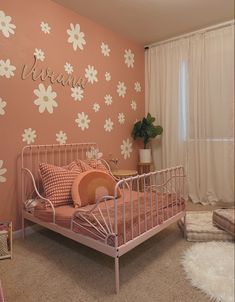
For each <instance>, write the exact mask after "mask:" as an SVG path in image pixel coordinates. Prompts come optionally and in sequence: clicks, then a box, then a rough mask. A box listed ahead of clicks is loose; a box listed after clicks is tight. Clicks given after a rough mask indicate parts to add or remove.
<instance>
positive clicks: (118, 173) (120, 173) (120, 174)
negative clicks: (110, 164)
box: [112, 169, 138, 179]
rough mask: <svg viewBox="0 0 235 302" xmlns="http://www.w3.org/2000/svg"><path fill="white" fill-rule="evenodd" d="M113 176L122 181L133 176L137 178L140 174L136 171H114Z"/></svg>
mask: <svg viewBox="0 0 235 302" xmlns="http://www.w3.org/2000/svg"><path fill="white" fill-rule="evenodd" d="M112 174H113V176H114V177H116V178H117V179H122V178H127V177H131V176H135V175H137V174H138V172H137V171H136V170H123V169H117V170H113V171H112Z"/></svg>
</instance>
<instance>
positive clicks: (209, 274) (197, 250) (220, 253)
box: [182, 241, 235, 302]
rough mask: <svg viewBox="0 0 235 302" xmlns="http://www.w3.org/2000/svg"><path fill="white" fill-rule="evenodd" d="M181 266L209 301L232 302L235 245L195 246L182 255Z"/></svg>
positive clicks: (228, 243) (218, 243) (207, 244)
mask: <svg viewBox="0 0 235 302" xmlns="http://www.w3.org/2000/svg"><path fill="white" fill-rule="evenodd" d="M182 264H183V267H184V270H185V272H186V278H187V279H189V280H190V282H191V284H192V285H193V286H195V287H197V288H199V289H200V290H202V291H203V292H204V293H205V294H207V295H208V296H209V297H210V299H211V300H213V301H216V302H217V301H221V302H234V301H235V297H234V243H232V242H215V241H212V242H203V243H196V244H194V245H193V246H192V247H191V248H189V249H188V250H187V251H186V252H185V254H184V256H183V260H182Z"/></svg>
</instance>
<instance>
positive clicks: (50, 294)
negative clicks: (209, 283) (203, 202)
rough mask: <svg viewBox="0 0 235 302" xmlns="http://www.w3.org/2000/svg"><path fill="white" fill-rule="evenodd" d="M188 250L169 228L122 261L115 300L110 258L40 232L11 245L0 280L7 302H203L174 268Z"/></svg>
mask: <svg viewBox="0 0 235 302" xmlns="http://www.w3.org/2000/svg"><path fill="white" fill-rule="evenodd" d="M188 209H190V210H192V209H195V210H207V209H208V207H202V206H199V205H196V206H194V205H189V207H188ZM191 245H192V243H190V242H187V241H185V240H184V239H183V238H182V235H181V233H180V231H179V230H178V227H177V225H176V224H174V225H172V226H170V227H169V228H167V229H166V230H164V231H162V232H161V233H159V234H158V235H156V236H155V237H153V238H151V239H150V240H148V241H146V242H145V243H143V244H142V245H140V246H139V247H137V248H135V249H134V250H133V251H131V252H129V253H128V254H126V255H124V256H122V257H121V259H120V262H121V269H120V283H121V288H120V293H119V295H115V294H114V260H113V259H112V258H110V257H108V256H105V255H103V254H101V253H98V252H96V251H94V250H91V249H89V248H87V247H84V246H82V245H80V244H78V243H76V242H73V241H72V240H69V239H67V238H64V237H62V236H60V235H58V234H56V233H53V232H50V231H48V230H42V231H40V232H37V233H35V234H32V235H29V236H27V237H26V239H25V240H24V241H23V240H15V241H14V246H13V247H14V250H13V259H12V260H3V261H0V280H1V281H2V285H3V290H4V294H5V298H6V300H7V302H52V301H53V302H73V301H74V302H75V301H76V302H92V301H100V302H101V301H102V302H106V301H115V302H122V301H123V302H124V301H125V302H132V301H135V302H142V301H147V302H158V301H159V302H173V301H177V302H189V301H190V302H199V301H200V302H204V301H205V302H207V301H209V299H208V298H207V297H205V296H204V295H203V294H202V293H200V292H199V291H198V290H197V289H195V288H193V287H192V286H191V285H190V282H189V281H187V280H186V279H185V278H184V273H183V269H182V267H181V265H180V257H181V256H182V255H183V252H184V251H185V250H186V249H187V248H188V247H189V246H191Z"/></svg>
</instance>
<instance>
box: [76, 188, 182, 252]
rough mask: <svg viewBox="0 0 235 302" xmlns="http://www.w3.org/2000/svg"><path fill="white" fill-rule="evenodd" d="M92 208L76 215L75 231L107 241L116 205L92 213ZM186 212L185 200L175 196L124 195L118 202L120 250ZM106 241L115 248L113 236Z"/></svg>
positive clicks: (84, 209) (111, 230) (111, 203)
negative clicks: (122, 246) (123, 245)
mask: <svg viewBox="0 0 235 302" xmlns="http://www.w3.org/2000/svg"><path fill="white" fill-rule="evenodd" d="M151 197H152V203H151ZM131 200H132V201H131ZM93 207H94V205H88V206H86V207H83V208H82V212H80V211H78V212H77V213H76V214H75V218H74V222H75V223H74V225H73V230H74V231H75V232H78V233H82V234H84V235H86V236H90V237H92V238H95V239H98V240H104V241H105V235H103V236H102V233H103V232H102V228H103V229H104V230H106V231H107V226H108V228H109V231H107V232H113V233H114V212H115V207H114V201H113V200H109V201H107V202H106V204H105V203H104V202H102V203H100V206H99V209H100V210H99V209H98V208H96V209H94V210H93V211H92V212H89V211H90V210H91V209H92V208H93ZM124 208H125V214H124ZM184 208H185V202H184V199H180V200H179V199H178V198H177V196H176V194H162V193H159V194H154V193H152V194H151V193H148V194H147V193H146V194H144V193H138V192H135V191H132V193H131V194H130V193H128V192H126V193H124V194H123V192H122V196H121V197H120V198H118V199H117V213H118V214H117V217H118V223H117V226H118V246H120V245H122V244H124V243H126V242H128V241H129V240H131V239H133V238H135V237H136V236H138V235H140V234H142V233H144V232H146V231H148V230H150V229H151V228H153V227H154V226H157V225H160V224H162V223H163V222H164V221H166V220H167V219H169V218H171V217H172V216H174V215H176V214H177V213H179V212H181V211H182V210H184ZM91 224H92V225H91ZM100 225H101V226H100ZM106 240H107V241H106V242H107V243H108V244H109V245H111V246H114V236H109V237H106Z"/></svg>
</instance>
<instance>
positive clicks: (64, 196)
mask: <svg viewBox="0 0 235 302" xmlns="http://www.w3.org/2000/svg"><path fill="white" fill-rule="evenodd" d="M39 171H40V174H41V179H42V184H43V189H44V192H45V196H46V198H48V199H49V200H50V201H51V202H52V203H53V205H54V206H55V207H56V206H60V205H66V204H71V203H72V195H71V187H72V184H73V181H74V179H75V177H76V176H77V175H78V174H79V172H78V170H75V171H73V170H71V171H69V170H67V169H64V168H62V167H58V166H54V165H51V164H46V163H41V164H39ZM46 206H49V203H48V204H46Z"/></svg>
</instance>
